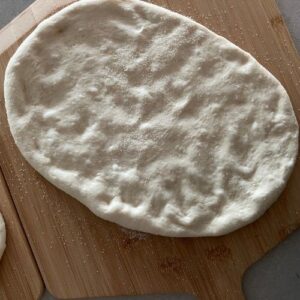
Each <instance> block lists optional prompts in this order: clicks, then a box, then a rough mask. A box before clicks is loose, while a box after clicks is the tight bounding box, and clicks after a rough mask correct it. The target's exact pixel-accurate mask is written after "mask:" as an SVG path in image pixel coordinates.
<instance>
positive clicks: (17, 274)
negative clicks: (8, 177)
mask: <svg viewBox="0 0 300 300" xmlns="http://www.w3.org/2000/svg"><path fill="white" fill-rule="evenodd" d="M0 211H1V212H2V214H3V217H4V220H5V225H6V234H7V236H6V238H7V240H6V243H7V245H6V249H5V252H4V254H3V257H2V259H1V261H0V299H1V300H12V299H24V300H25V299H26V300H34V299H39V297H40V296H41V294H42V292H43V290H44V285H43V283H42V279H41V276H40V273H39V271H38V269H37V265H36V263H35V261H34V258H33V256H32V253H31V250H30V248H29V245H28V242H27V240H26V237H25V234H24V231H23V229H22V226H21V223H20V221H19V218H18V215H17V213H16V210H15V207H14V204H13V201H12V199H11V197H10V194H9V192H8V189H7V186H6V183H5V181H4V177H3V175H2V172H1V169H0Z"/></svg>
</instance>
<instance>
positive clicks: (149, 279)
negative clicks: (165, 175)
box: [0, 0, 300, 299]
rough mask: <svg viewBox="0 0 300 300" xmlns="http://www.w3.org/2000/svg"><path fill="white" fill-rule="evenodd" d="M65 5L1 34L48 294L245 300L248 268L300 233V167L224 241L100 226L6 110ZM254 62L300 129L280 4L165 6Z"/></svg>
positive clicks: (4, 144)
mask: <svg viewBox="0 0 300 300" xmlns="http://www.w3.org/2000/svg"><path fill="white" fill-rule="evenodd" d="M67 2H70V1H64V0H59V1H58V0H57V1H55V0H52V1H50V0H38V1H36V2H35V3H34V4H33V5H32V6H31V7H30V8H29V9H27V10H26V11H25V12H24V13H23V14H21V16H19V17H18V18H17V19H15V20H14V21H13V22H12V23H11V24H9V25H8V26H7V27H6V28H4V29H3V30H2V31H1V32H0V40H1V43H2V44H1V48H0V53H1V56H0V60H1V72H0V78H1V80H0V81H1V85H0V86H1V87H0V89H1V91H0V97H1V101H0V122H1V128H0V144H1V152H0V165H1V167H2V169H3V173H4V176H5V179H6V180H7V183H8V186H9V188H10V191H11V194H12V197H13V200H14V203H15V205H16V207H17V210H18V213H19V215H20V218H21V221H22V223H23V226H24V229H25V231H26V233H27V235H28V238H29V242H30V245H31V247H32V250H33V253H34V255H35V258H36V260H37V262H38V265H39V268H40V271H41V273H42V276H43V279H44V281H45V284H46V286H47V288H48V289H49V290H50V292H51V293H52V294H53V295H55V296H56V297H58V298H79V297H88V296H89V297H91V296H110V295H136V294H153V293H175V292H180V293H182V292H187V293H190V294H194V295H197V296H199V297H201V298H202V299H243V294H242V289H241V278H242V275H243V273H244V271H245V270H246V268H247V267H248V266H249V265H250V264H252V263H253V262H254V261H256V260H257V259H259V258H260V257H261V256H262V255H263V254H264V253H265V252H266V251H268V250H269V249H270V248H272V247H273V246H274V245H276V244H277V243H278V242H279V241H281V240H282V239H284V238H285V237H286V235H287V234H288V233H289V232H291V231H292V230H293V229H295V228H297V227H299V224H300V201H299V200H300V199H299V198H300V197H299V191H298V186H299V180H300V160H298V162H297V165H296V168H295V171H294V172H293V174H292V176H291V178H290V180H289V183H288V186H287V188H286V189H285V191H284V192H283V194H282V195H281V197H280V199H279V200H278V201H277V202H276V203H275V204H274V205H273V206H272V208H271V209H269V210H268V211H267V213H266V214H265V215H264V216H263V217H262V218H260V219H259V220H258V221H257V222H255V223H253V224H251V225H249V226H247V227H245V228H243V229H241V230H238V231H236V232H234V233H232V234H229V235H226V236H224V237H218V238H185V239H184V238H181V239H176V238H165V237H158V236H153V235H147V234H142V233H136V232H132V231H128V230H124V229H122V228H120V227H119V226H117V225H115V224H112V223H109V222H106V221H103V220H101V219H99V218H97V217H96V216H94V215H93V214H92V213H91V212H90V211H89V210H88V209H86V208H85V207H83V206H82V205H81V204H80V203H79V202H78V201H75V200H74V199H72V198H71V197H70V196H68V195H66V194H65V193H63V192H62V191H60V190H58V189H57V188H55V187H54V186H52V185H51V184H49V183H48V182H47V181H46V180H44V179H43V178H42V177H41V176H40V175H39V174H37V173H36V172H35V171H34V170H33V169H32V168H31V167H30V166H29V165H28V164H27V163H26V162H25V160H24V159H23V158H22V157H21V155H20V153H19V151H18V150H17V148H16V147H15V145H14V142H13V140H12V137H11V135H10V132H9V128H8V126H7V120H6V114H5V110H4V104H3V90H2V87H3V85H2V82H3V73H4V70H5V66H6V64H7V62H8V60H9V58H10V57H11V55H12V54H13V53H14V51H15V49H16V48H17V47H18V45H19V44H20V42H21V41H22V40H23V39H24V37H25V36H26V34H27V33H28V31H29V30H31V29H32V28H33V27H34V26H35V25H36V24H37V23H38V22H39V21H40V20H41V19H43V18H44V17H45V16H47V15H49V14H51V13H53V12H54V11H55V10H57V9H58V8H59V6H62V5H65V4H66V3H67ZM152 2H153V3H156V4H158V5H161V6H165V7H167V8H169V9H172V10H174V11H177V12H179V13H182V14H184V15H187V16H191V17H192V18H193V19H195V20H196V21H199V22H200V23H202V24H204V25H206V26H207V27H208V28H210V29H212V30H214V31H216V32H217V33H219V34H221V35H223V36H225V37H227V38H228V39H229V40H231V41H233V42H235V43H236V44H237V45H239V46H241V47H242V48H244V49H245V50H247V51H249V52H250V53H252V54H253V55H254V56H255V57H256V58H257V59H258V60H259V61H260V62H261V63H262V64H263V65H264V66H266V67H267V68H268V69H269V70H270V71H271V72H272V73H273V74H274V75H275V76H276V77H277V78H278V79H279V80H280V81H281V82H282V83H283V85H284V86H285V87H286V89H287V91H288V93H289V95H290V97H291V99H292V102H293V106H294V109H295V112H296V114H297V118H298V121H299V120H300V61H299V57H298V55H297V52H296V50H295V48H294V46H293V44H292V42H291V39H290V36H289V34H288V31H287V29H286V26H285V24H284V22H283V19H282V17H281V16H280V14H279V11H278V8H277V6H276V3H275V0H239V1H237V0H190V1H188V0H186V1H182V0H172V1H167V0H156V1H152Z"/></svg>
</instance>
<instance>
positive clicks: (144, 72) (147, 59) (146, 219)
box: [5, 0, 298, 236]
mask: <svg viewBox="0 0 300 300" xmlns="http://www.w3.org/2000/svg"><path fill="white" fill-rule="evenodd" d="M5 105H6V109H7V115H8V121H9V125H10V128H11V132H12V134H13V137H14V139H15V142H16V144H17V146H18V147H19V149H20V151H21V152H22V154H23V155H24V157H25V158H26V159H27V161H28V162H29V163H30V164H31V165H32V166H33V167H34V168H35V169H36V170H37V171H38V172H40V173H41V174H42V175H43V176H44V177H45V178H47V179H48V180H49V181H50V182H52V183H53V184H54V185H56V186H57V187H59V188H61V189H62V190H64V191H65V192H67V193H69V194H70V195H72V196H73V197H75V198H76V199H78V200H79V201H80V202H82V203H83V204H84V205H86V206H87V207H88V208H89V209H90V210H91V211H93V212H94V213H95V214H96V215H98V216H99V217H101V218H103V219H106V220H110V221H112V222H115V223H118V224H120V225H122V226H125V227H128V228H131V229H136V230H141V231H145V232H150V233H154V234H160V235H167V236H208V235H221V234H225V233H228V232H230V231H232V230H235V229H237V228H239V227H241V226H244V225H246V224H248V223H249V222H252V221H253V220H255V219H256V218H258V217H259V216H260V215H262V214H263V212H264V211H265V210H266V209H267V208H268V207H269V206H270V205H271V204H272V203H273V202H274V201H275V200H276V199H277V198H278V196H279V194H280V192H281V191H282V189H283V188H284V186H285V184H286V181H287V179H288V176H289V174H290V172H291V170H292V167H293V165H294V163H295V158H296V154H297V147H298V124H297V121H296V118H295V115H294V112H293V109H292V106H291V103H290V100H289V97H288V95H287V93H286V91H285V90H284V88H283V87H282V86H281V84H280V83H279V82H278V80H276V79H275V78H274V77H273V76H272V75H271V74H270V73H269V72H268V71H267V70H266V69H264V68H263V67H262V66H261V65H260V64H259V63H258V62H257V61H256V60H255V59H254V58H253V57H252V56H251V55H249V54H248V53H246V52H244V51H243V50H241V49H240V48H238V47H237V46H235V45H234V44H232V43H231V42H229V41H228V40H226V39H225V38H223V37H221V36H218V35H216V34H215V33H213V32H212V31H210V30H208V29H207V28H206V27H204V26H202V25H200V24H198V23H196V22H194V21H192V20H190V19H189V18H186V17H183V16H181V15H179V14H176V13H173V12H171V11H168V10H165V9H163V8H160V7H157V6H154V5H152V4H149V3H145V2H142V1H135V0H125V1H116V0H115V1H110V0H109V1H108V0H107V1H105V0H97V1H94V0H87V1H80V2H77V3H75V4H72V5H70V6H69V7H67V8H65V9H63V10H61V11H60V12H59V13H57V14H55V15H53V16H51V17H50V18H48V19H47V20H45V21H43V22H42V23H41V24H40V25H39V26H38V27H37V28H36V29H35V30H34V31H33V32H32V33H31V34H30V36H29V37H28V38H27V39H26V40H25V41H24V42H23V44H22V45H21V46H20V47H19V49H18V50H17V51H16V53H15V55H14V56H13V57H12V59H11V60H10V62H9V65H8V67H7V70H6V76H5Z"/></svg>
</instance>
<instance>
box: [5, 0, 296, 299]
mask: <svg viewBox="0 0 300 300" xmlns="http://www.w3.org/2000/svg"><path fill="white" fill-rule="evenodd" d="M237 1H238V0H237ZM32 2H33V0H0V28H1V27H3V26H5V25H6V24H7V23H9V22H10V21H11V20H12V19H13V18H14V17H15V16H16V15H17V14H19V13H20V12H21V11H22V10H23V9H25V8H26V7H27V6H28V5H30V4H31V3H32ZM277 3H278V6H279V8H280V10H281V13H282V15H283V17H284V19H285V21H286V24H287V25H288V28H289V31H290V33H291V36H292V38H293V40H294V43H295V45H296V47H297V49H298V51H299V52H300V0H277ZM0 42H1V41H0ZM243 289H244V292H245V296H246V299H247V300H298V299H300V229H298V230H297V231H296V232H294V233H293V234H292V235H291V236H290V237H289V238H288V239H287V240H286V241H284V242H282V243H281V244H280V245H279V246H277V247H276V248H275V249H273V250H272V251H270V252H269V253H268V254H267V255H266V256H265V257H264V258H263V259H261V260H260V261H259V262H257V263H256V264H254V265H253V266H252V267H251V268H250V269H249V270H248V271H247V272H246V273H245V276H244V279H243ZM54 299H55V298H53V297H52V296H51V295H50V294H49V293H48V292H47V291H46V292H45V295H44V296H43V300H54ZM99 299H104V298H99ZM109 299H111V300H113V299H118V300H129V299H135V300H142V299H143V300H171V299H173V300H191V299H194V297H190V296H182V295H178V296H176V295H173V296H166V295H165V296H143V297H134V298H133V297H116V298H115V297H110V298H109ZM95 300H96V299H95ZM205 300H206V299H205ZM208 300H209V299H208Z"/></svg>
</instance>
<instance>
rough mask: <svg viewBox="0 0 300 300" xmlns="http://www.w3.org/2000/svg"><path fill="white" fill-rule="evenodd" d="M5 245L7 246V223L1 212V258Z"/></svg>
mask: <svg viewBox="0 0 300 300" xmlns="http://www.w3.org/2000/svg"><path fill="white" fill-rule="evenodd" d="M5 247H6V230H5V223H4V219H3V217H2V214H1V213H0V258H1V257H2V255H3V252H4V250H5Z"/></svg>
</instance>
